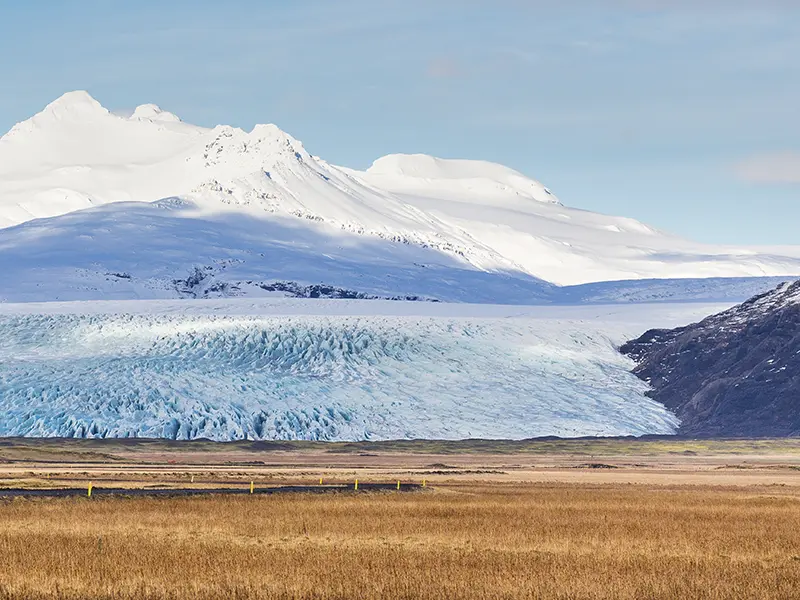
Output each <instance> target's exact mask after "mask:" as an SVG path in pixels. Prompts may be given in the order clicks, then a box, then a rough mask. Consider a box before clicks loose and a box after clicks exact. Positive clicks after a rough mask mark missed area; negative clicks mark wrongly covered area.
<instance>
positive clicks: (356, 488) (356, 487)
mask: <svg viewBox="0 0 800 600" xmlns="http://www.w3.org/2000/svg"><path fill="white" fill-rule="evenodd" d="M353 489H354V490H356V491H358V479H356V485H355V487H354V488H353Z"/></svg>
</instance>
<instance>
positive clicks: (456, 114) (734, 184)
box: [0, 0, 800, 245]
mask: <svg viewBox="0 0 800 600" xmlns="http://www.w3.org/2000/svg"><path fill="white" fill-rule="evenodd" d="M0 55H2V56H3V60H2V61H0V131H7V130H8V129H10V128H11V127H12V126H13V125H14V123H16V122H18V121H21V120H24V119H26V118H28V117H29V116H31V115H32V114H34V113H36V112H38V111H39V110H41V109H42V108H43V107H44V106H45V105H46V104H48V103H49V102H50V101H52V100H54V99H55V98H57V97H58V96H60V95H61V94H63V93H64V92H66V91H70V90H76V89H85V90H88V91H89V92H90V93H91V94H92V95H93V96H94V97H95V98H97V99H98V100H99V101H100V102H101V103H102V104H103V105H104V106H106V107H107V108H109V109H111V110H125V109H130V108H133V107H135V106H136V105H138V104H143V103H148V102H153V103H156V104H158V105H160V106H161V107H162V108H163V109H165V110H169V111H171V112H174V113H176V114H178V115H179V116H180V117H181V118H182V119H183V120H184V121H188V122H191V123H195V124H198V125H205V126H214V125H217V124H221V123H224V124H230V125H235V126H239V127H242V128H245V129H250V128H252V126H253V125H254V124H256V123H264V122H272V123H275V124H277V125H278V126H279V127H281V128H282V129H284V130H285V131H287V132H289V133H290V134H292V135H293V136H294V137H296V138H298V139H300V140H302V141H303V143H304V145H305V147H306V148H307V149H308V150H309V151H310V152H312V153H313V154H316V155H319V156H322V157H323V158H325V159H326V160H327V161H329V162H332V163H335V164H340V165H345V166H349V167H354V168H366V167H368V166H369V165H370V164H371V162H372V161H373V160H374V159H376V158H378V157H379V156H382V155H385V154H389V153H395V152H421V153H426V154H433V155H436V156H441V157H447V158H474V159H483V160H490V161H495V162H500V163H503V164H506V165H508V166H510V167H513V168H515V169H517V170H519V171H522V172H523V173H525V174H526V175H529V176H531V177H533V178H535V179H538V180H540V181H542V182H543V183H544V184H545V185H547V186H548V187H550V188H551V189H552V190H553V191H554V192H555V193H556V195H558V196H559V198H560V199H561V200H562V201H563V202H564V203H565V204H567V205H569V206H573V207H577V208H584V209H587V210H592V211H597V212H603V213H608V214H616V215H624V216H628V217H634V218H636V219H639V220H641V221H644V222H646V223H649V224H651V225H653V226H655V227H657V228H659V229H662V230H665V231H668V232H672V233H677V234H679V235H683V236H685V237H689V238H692V239H696V240H699V241H706V242H714V243H725V244H770V245H773V244H797V243H800V233H799V232H798V227H797V224H798V223H800V108H798V107H800V59H798V57H800V3H798V2H796V0H760V1H748V0H725V1H723V0H704V1H703V2H693V1H690V0H568V1H564V2H552V1H547V2H545V1H540V0H491V1H480V0H402V1H401V0H397V1H395V0H336V1H332V0H295V1H292V2H285V1H277V0H276V1H270V0H227V1H226V2H219V1H217V0H191V1H187V0H172V1H170V2H163V1H158V2H156V1H152V0H137V2H125V3H122V2H107V1H100V0H58V1H56V0H38V1H36V2H33V1H31V2H19V1H18V0H0Z"/></svg>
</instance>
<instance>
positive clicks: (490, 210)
mask: <svg viewBox="0 0 800 600" xmlns="http://www.w3.org/2000/svg"><path fill="white" fill-rule="evenodd" d="M110 203H116V204H114V205H113V206H104V205H108V204H110ZM119 203H122V204H119ZM144 203H150V204H144ZM42 219H45V220H42ZM0 227H5V228H4V229H0V265H3V268H4V270H5V271H6V273H4V275H5V276H4V277H3V280H2V281H0V297H2V298H3V299H5V300H6V301H15V300H16V301H19V300H26V301H29V300H52V299H55V298H56V297H58V298H103V297H108V295H109V294H111V295H113V297H126V298H136V297H151V298H152V297H163V296H170V297H180V296H181V295H190V296H191V295H197V294H196V293H195V292H196V290H194V289H188V293H183V292H181V291H180V288H181V286H182V284H181V282H186V281H187V280H193V278H192V276H193V274H194V273H195V268H199V269H200V270H201V271H210V272H212V274H213V276H214V277H215V279H214V281H213V284H211V285H212V287H216V288H218V289H222V288H227V291H228V292H229V293H238V294H251V293H258V294H260V293H263V292H264V291H270V290H269V289H268V290H264V286H263V285H261V284H265V283H266V286H267V288H269V287H270V286H272V284H273V283H276V282H277V283H286V284H291V285H294V286H295V287H297V286H299V287H301V288H304V289H305V288H307V287H308V286H313V285H318V284H324V285H329V286H334V287H342V288H347V290H346V291H345V292H344V293H350V292H359V293H362V294H366V295H370V296H381V297H394V296H400V297H404V296H423V297H432V298H437V299H444V300H461V301H464V300H468V301H478V302H486V301H493V302H538V301H541V299H542V298H543V297H545V296H546V297H549V298H550V301H552V290H553V289H554V287H553V284H556V285H570V284H581V283H587V282H598V281H607V280H638V279H644V278H659V279H665V278H705V277H745V278H748V277H761V276H783V275H792V274H798V273H800V248H797V247H790V248H779V249H752V248H725V247H713V246H706V245H701V244H695V243H692V242H688V241H685V240H682V239H678V238H675V237H673V236H669V235H665V234H663V233H660V232H658V231H655V230H653V229H652V228H650V227H648V226H646V225H643V224H641V223H638V222H636V221H634V220H632V219H627V218H622V217H609V216H604V215H598V214H594V213H589V212H586V211H581V210H575V209H570V208H568V207H566V206H564V205H563V204H562V203H561V202H559V201H558V199H557V198H556V197H555V196H554V195H553V194H552V193H551V192H550V190H548V189H547V188H545V187H544V186H543V185H542V184H540V183H539V182H536V181H534V180H531V179H529V178H528V177H526V176H524V175H522V174H520V173H518V172H516V171H513V170H511V169H508V168H506V167H503V166H501V165H496V164H492V163H486V162H481V161H466V160H443V159H436V158H433V157H429V156H423V155H393V156H387V157H384V158H382V159H379V160H377V161H376V162H375V163H374V165H373V166H372V167H371V168H370V169H368V170H367V171H365V172H359V171H354V170H351V169H346V168H342V167H336V166H333V165H330V164H328V163H327V162H325V161H324V160H322V159H321V158H318V157H315V156H312V155H310V154H309V153H308V152H307V151H306V150H305V149H304V148H303V145H302V144H301V143H300V142H298V141H297V140H295V139H294V138H292V137H291V136H290V135H288V134H286V133H284V132H283V131H281V130H280V129H278V128H277V127H276V126H274V125H258V126H256V127H255V128H254V129H253V130H252V131H250V132H246V131H243V130H241V129H237V128H233V127H227V126H218V127H215V128H213V129H206V128H202V127H197V126H193V125H189V124H186V123H183V122H182V121H181V120H180V119H179V118H178V117H177V116H175V115H173V114H171V113H168V112H165V111H162V110H161V109H159V108H158V107H157V106H155V105H143V106H140V107H138V108H137V109H136V110H135V111H134V112H133V113H132V114H131V115H130V116H120V115H117V114H113V113H111V112H109V111H108V110H106V109H105V108H103V107H102V106H101V105H100V104H99V103H98V102H97V101H95V100H94V99H93V98H92V97H91V96H89V95H88V94H87V93H86V92H72V93H69V94H66V95H64V96H63V97H61V98H59V99H58V100H56V101H55V102H53V103H52V104H50V105H48V106H47V107H46V108H45V109H44V110H43V111H42V112H41V113H39V114H37V115H35V116H34V117H32V118H31V119H29V120H28V121H25V122H23V123H20V124H18V125H16V126H15V127H14V128H13V129H12V130H11V131H10V132H8V133H7V134H6V135H5V136H3V137H2V138H0ZM114 274H117V275H122V277H116V276H115V275H114ZM109 278H110V279H109ZM247 281H250V282H251V283H247ZM108 282H110V283H109V285H106V284H107V283H108ZM176 282H177V283H176ZM210 282H211V280H209V279H208V277H206V283H207V284H209V283H210ZM253 282H255V283H253ZM772 283H773V282H769V283H768V284H764V286H763V287H762V288H758V289H752V287H753V285H756V286H758V285H759V284H757V283H756V284H754V283H753V282H748V283H747V284H746V285H747V286H748V290H747V293H749V292H752V291H759V289H764V288H765V287H767V286H768V285H770V284H772ZM220 286H221V287H220ZM237 287H238V288H239V289H238V290H236V289H235V288H237ZM272 287H274V286H272ZM279 287H280V286H279ZM662 287H663V284H662ZM183 288H184V291H186V289H187V288H193V286H191V285H188V286H183ZM670 289H671V291H668V292H667V293H666V296H667V297H669V296H674V295H675V294H679V295H680V294H682V293H684V292H685V289H687V288H686V287H685V286H682V285H680V284H675V285H674V286H673V287H672V288H670ZM609 293H610V295H611V296H613V295H614V292H613V290H612V291H611V292H609ZM644 294H645V296H647V295H648V294H647V292H645V293H644ZM201 295H202V294H201ZM580 295H581V294H580V293H577V294H572V296H573V297H578V296H580ZM744 295H747V294H746V293H745V294H744ZM662 296H663V294H662ZM737 297H741V296H737Z"/></svg>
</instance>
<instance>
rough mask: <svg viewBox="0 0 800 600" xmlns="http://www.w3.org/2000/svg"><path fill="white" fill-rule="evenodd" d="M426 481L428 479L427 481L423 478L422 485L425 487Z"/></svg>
mask: <svg viewBox="0 0 800 600" xmlns="http://www.w3.org/2000/svg"><path fill="white" fill-rule="evenodd" d="M426 483H427V481H425V480H424V479H423V480H422V487H425V484H426Z"/></svg>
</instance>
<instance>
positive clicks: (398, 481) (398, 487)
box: [397, 479, 400, 490]
mask: <svg viewBox="0 0 800 600" xmlns="http://www.w3.org/2000/svg"><path fill="white" fill-rule="evenodd" d="M397 489H398V490H399V489H400V480H399V479H398V480H397Z"/></svg>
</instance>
